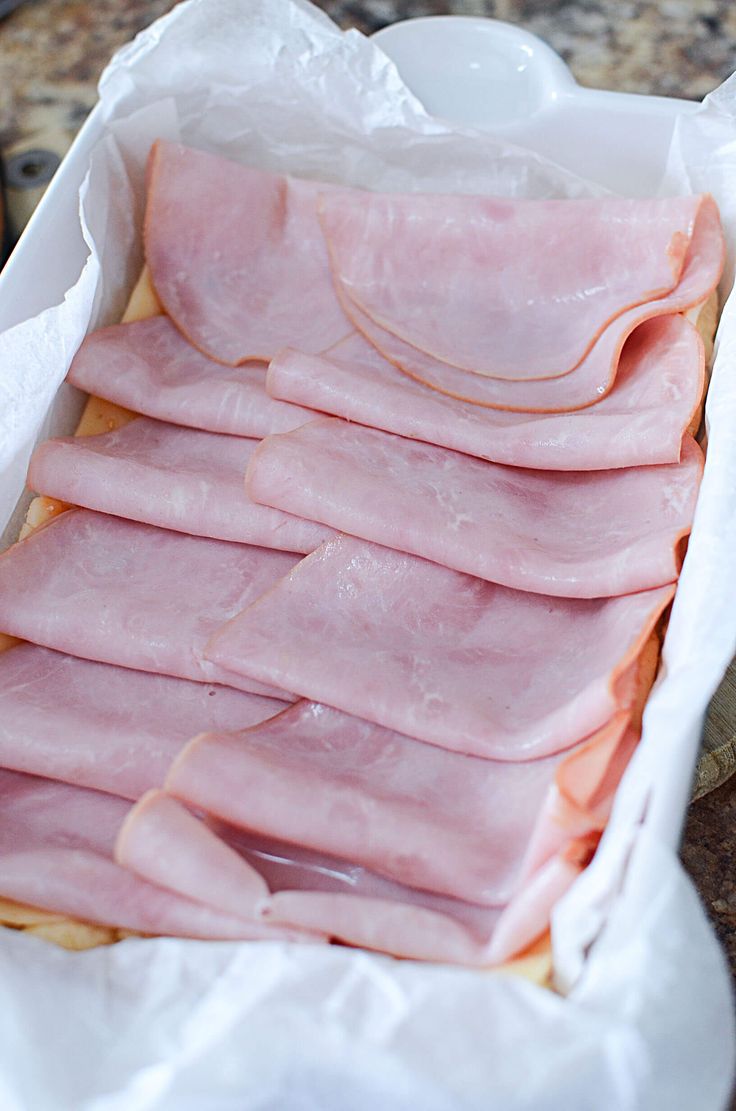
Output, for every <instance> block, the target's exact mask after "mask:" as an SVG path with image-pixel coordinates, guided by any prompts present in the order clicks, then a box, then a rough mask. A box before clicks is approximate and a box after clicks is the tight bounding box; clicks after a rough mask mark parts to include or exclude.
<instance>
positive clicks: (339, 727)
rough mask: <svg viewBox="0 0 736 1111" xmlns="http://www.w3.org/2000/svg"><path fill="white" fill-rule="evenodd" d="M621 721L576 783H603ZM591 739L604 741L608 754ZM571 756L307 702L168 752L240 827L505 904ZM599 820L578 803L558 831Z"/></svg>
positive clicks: (417, 883) (206, 799)
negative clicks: (429, 737) (421, 733)
mask: <svg viewBox="0 0 736 1111" xmlns="http://www.w3.org/2000/svg"><path fill="white" fill-rule="evenodd" d="M627 725H628V719H627V718H626V715H623V717H622V718H620V719H619V720H617V721H616V722H615V725H614V726H613V728H612V729H607V730H606V731H605V736H603V737H598V738H596V739H595V740H594V741H591V742H587V744H586V755H585V758H584V759H585V762H586V768H585V769H583V767H582V766H581V768H580V772H579V774H578V775H574V776H573V777H572V778H573V779H574V780H575V781H577V780H578V779H580V778H581V777H582V776H583V775H584V772H585V771H586V770H587V771H588V772H589V777H590V779H591V780H592V779H595V780H598V781H600V782H602V781H603V780H604V779H605V778H606V774H605V773H606V770H607V768H608V767H609V764H610V761H611V754H610V752H609V751H608V749H610V748H611V747H613V748H614V750H615V746H616V745H617V744H618V743H620V741H621V740H622V738H623V736H624V733H625V730H626V728H627ZM610 733H612V734H613V735H612V737H610V738H609V734H610ZM596 746H603V747H606V746H607V751H606V753H605V756H604V758H603V759H602V760H601V759H599V758H598V754H597V751H596ZM564 759H565V758H564V757H563V756H560V755H557V756H551V757H546V758H544V759H541V760H536V761H532V762H531V763H527V764H524V763H504V762H500V761H493V760H482V759H479V758H478V757H476V756H464V755H462V754H460V753H457V752H449V751H447V750H445V749H440V748H437V747H435V746H434V745H428V744H424V743H423V742H421V741H415V740H412V739H410V738H409V737H406V736H402V735H401V734H399V733H395V732H393V731H392V730H390V729H384V728H383V727H382V726H379V725H375V724H372V723H370V722H367V721H363V720H361V719H359V718H355V717H352V716H350V715H349V714H344V713H342V712H341V711H339V710H334V709H331V708H330V707H327V706H322V705H320V704H317V703H312V702H300V703H297V704H296V706H292V707H290V708H289V709H287V710H285V711H284V712H283V713H281V714H278V715H277V716H275V717H274V718H272V719H271V720H269V721H267V722H264V723H263V724H260V725H256V726H254V727H252V728H249V729H244V730H241V731H238V732H231V733H205V734H202V735H201V736H199V737H197V738H195V740H193V741H192V742H191V743H190V744H189V745H188V746H187V747H186V748H185V749H184V750H183V751H182V752H181V753H180V754H179V756H178V757H177V758H176V760H175V761H174V763H173V765H172V767H171V769H170V771H169V773H168V775H167V778H166V790H167V791H169V792H170V793H171V794H173V795H176V796H177V797H178V798H181V799H183V800H184V801H185V802H186V803H188V804H191V805H192V806H193V807H195V808H196V809H198V810H204V811H207V812H208V813H211V814H215V815H216V816H217V817H218V818H221V819H222V820H224V821H227V822H229V823H230V824H232V825H236V826H239V827H242V828H244V829H247V830H251V831H256V832H258V833H260V834H263V835H266V836H270V837H275V838H278V839H279V840H282V841H287V842H290V843H292V844H295V845H302V846H308V847H310V848H312V849H316V850H321V851H323V852H327V853H331V854H332V855H333V856H338V857H342V858H344V859H347V860H352V861H355V862H357V863H359V864H362V865H364V866H365V867H367V868H370V869H371V870H372V871H374V872H376V873H378V874H380V875H383V876H386V877H388V878H390V879H393V880H395V881H396V882H398V883H402V884H406V885H407V886H409V887H416V888H422V889H425V890H428V891H433V892H435V893H438V894H444V895H448V896H451V897H454V898H457V899H464V900H466V901H468V902H472V903H479V904H482V905H486V906H502V905H504V904H505V903H507V902H508V901H509V899H510V897H511V895H512V893H513V892H514V890H515V888H516V886H517V883H518V879H519V876H520V873H521V868H522V865H523V862H524V858H525V853H526V850H527V846H528V845H529V842H530V839H531V836H532V831H533V830H534V828H535V825H536V821H537V816H538V814H539V813H540V811H541V810H542V808H543V803H544V800H545V798H546V797H547V796H548V795H549V794H550V792H551V791H552V788H553V786H554V784H555V779H556V776H557V772H558V768H559V767H560V765H561V763H562V762H563V761H564ZM578 762H579V763H580V759H579V761H578ZM591 765H594V767H591ZM588 792H589V793H590V787H589V788H588ZM581 795H582V792H581ZM558 814H559V816H560V817H563V815H562V814H561V812H559V811H558ZM591 824H593V825H594V826H595V828H597V825H598V822H597V818H596V817H595V816H594V815H592V814H588V813H587V812H586V810H585V807H584V805H581V806H580V807H579V808H578V814H577V815H576V816H573V807H572V806H570V807H569V808H568V812H567V815H566V816H564V819H563V821H562V822H561V823H560V828H561V829H563V828H564V830H565V832H566V835H567V836H568V837H570V836H571V831H572V834H578V833H586V832H588V830H589V828H590V826H591ZM548 836H549V835H547V839H548ZM544 837H545V835H544V834H543V833H542V832H541V831H540V832H539V834H538V835H537V839H538V840H540V839H544ZM546 855H547V856H548V855H550V854H549V853H547V854H546Z"/></svg>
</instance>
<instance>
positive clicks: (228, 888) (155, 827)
mask: <svg viewBox="0 0 736 1111" xmlns="http://www.w3.org/2000/svg"><path fill="white" fill-rule="evenodd" d="M114 856H115V860H116V861H117V863H118V864H120V865H121V866H122V867H123V868H127V869H129V870H130V871H132V872H135V873H136V874H137V875H139V876H141V877H142V878H143V879H146V880H148V881H149V882H150V883H155V884H157V885H158V886H159V887H166V888H169V889H173V890H174V891H177V892H178V893H179V894H181V895H186V896H188V897H189V898H191V899H194V900H195V901H196V902H203V901H204V902H206V904H207V905H208V906H212V907H214V908H215V909H216V910H219V911H224V912H225V913H227V914H231V915H233V916H234V917H236V918H243V919H244V920H245V921H248V922H249V921H251V920H253V919H257V918H258V917H259V913H260V908H261V904H262V903H263V900H264V899H266V898H267V897H268V894H269V891H268V887H267V885H266V882H265V881H264V880H263V878H262V877H261V876H260V875H259V874H258V872H256V870H255V869H254V868H251V866H250V865H249V864H248V863H247V861H246V860H244V859H243V857H242V856H240V855H239V854H238V853H237V852H235V850H234V849H231V848H230V846H229V845H226V844H225V842H224V841H222V840H221V839H220V838H219V837H217V836H216V834H214V833H213V832H212V831H211V830H210V829H208V828H207V826H206V825H205V824H204V823H203V822H201V821H200V820H199V819H198V818H195V817H194V815H192V814H190V812H189V811H188V810H187V809H186V808H185V807H184V806H182V805H181V804H180V803H178V802H176V801H175V800H174V799H173V798H171V797H170V796H169V795H167V794H166V793H165V792H164V791H161V790H157V789H154V790H151V791H147V792H146V794H145V795H143V797H142V798H141V799H139V801H138V802H137V803H136V805H135V806H134V807H132V809H131V810H130V811H129V813H128V815H127V817H126V818H125V820H124V822H123V824H122V826H121V827H120V832H119V833H118V836H117V840H116V842H115V849H114ZM205 877H206V879H205ZM205 888H206V899H204V900H203V897H202V896H203V892H204V889H205Z"/></svg>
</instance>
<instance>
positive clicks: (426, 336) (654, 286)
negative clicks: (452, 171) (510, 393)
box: [295, 192, 718, 382]
mask: <svg viewBox="0 0 736 1111" xmlns="http://www.w3.org/2000/svg"><path fill="white" fill-rule="evenodd" d="M705 209H709V210H711V211H712V212H715V219H716V220H717V218H718V217H717V211H716V210H715V202H714V201H713V200H712V198H710V197H674V198H666V199H654V200H649V199H645V200H623V199H620V198H617V197H611V198H608V197H607V198H603V199H596V200H575V201H569V200H564V201H559V200H552V201H549V200H547V201H527V200H524V201H504V200H498V199H492V198H488V197H469V196H450V197H448V196H437V195H425V196H417V195H409V194H407V195H403V196H401V195H392V194H387V193H371V194H367V195H365V194H356V193H354V192H342V193H337V194H333V195H326V196H324V197H322V198H321V200H320V219H321V221H322V226H323V229H324V232H325V237H326V240H327V244H328V249H329V254H330V261H331V266H332V273H333V278H334V280H335V283H336V286H337V289H338V291H339V293H340V295H341V299H342V301H343V305H344V306H345V308H346V311H347V312H348V313H349V314H350V315H351V316H352V310H353V307H356V308H357V309H358V310H359V311H360V313H361V318H363V317H367V318H368V319H370V320H371V321H373V322H374V323H375V324H376V325H377V326H378V328H380V329H381V330H382V331H383V332H385V333H387V334H389V335H393V336H394V337H396V338H398V339H399V340H401V341H402V342H403V343H405V344H407V345H409V346H411V347H413V348H414V349H415V350H417V351H419V352H422V353H424V354H426V355H430V356H432V357H433V358H434V359H436V360H438V361H439V362H441V363H446V364H449V365H450V366H454V367H457V368H460V369H463V370H466V371H470V372H471V373H473V374H475V375H484V376H487V377H490V378H495V379H500V380H509V381H514V382H518V381H524V380H540V379H552V378H557V377H560V376H563V375H565V374H568V373H569V372H570V371H571V370H573V369H574V368H575V367H577V366H578V365H579V364H580V363H581V362H582V361H583V359H584V358H585V356H586V355H587V354H588V352H589V351H590V350H591V348H592V347H593V345H594V343H595V341H596V340H597V339H598V338H599V337H600V336H601V335H602V333H603V332H604V331H605V330H606V328H607V327H608V326H609V325H610V324H611V323H612V322H613V321H616V320H618V319H619V318H620V317H621V316H622V314H623V313H625V311H626V310H629V309H632V308H634V307H635V306H643V305H645V304H646V303H648V302H652V301H656V300H657V299H659V298H662V297H665V296H666V295H667V294H668V293H670V292H671V291H672V290H673V289H675V287H676V286H677V284H678V282H679V281H680V277H681V274H682V271H683V264H684V262H685V258H686V255H687V254H688V250H689V247H690V243H691V240H692V239H693V236H694V232H695V227H696V223H697V222H698V220H699V218H700V216H701V213H702V212H703V210H705ZM581 243H583V244H584V249H583V250H581ZM645 311H647V310H645ZM647 315H650V314H649V313H648V312H647ZM644 318H645V317H642V319H644ZM629 330H630V328H629ZM295 346H296V345H295ZM379 346H380V345H379ZM607 346H609V345H607ZM615 347H616V345H614V348H613V349H614V350H615Z"/></svg>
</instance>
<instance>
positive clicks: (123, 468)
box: [28, 417, 331, 552]
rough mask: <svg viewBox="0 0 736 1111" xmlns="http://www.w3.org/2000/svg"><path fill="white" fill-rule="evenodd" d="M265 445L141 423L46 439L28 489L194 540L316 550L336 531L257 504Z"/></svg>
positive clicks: (30, 472) (34, 462)
mask: <svg viewBox="0 0 736 1111" xmlns="http://www.w3.org/2000/svg"><path fill="white" fill-rule="evenodd" d="M257 445H258V441H257V440H253V439H245V438H242V437H240V436H224V435H218V434H217V433H214V432H200V431H195V430H194V429H191V428H180V427H177V426H176V425H173V424H165V423H163V422H161V421H156V420H150V419H149V418H147V417H139V418H138V419H137V420H134V421H132V422H131V423H130V424H126V425H124V426H123V427H122V428H118V429H115V430H114V431H112V432H103V433H102V434H101V435H98V436H75V437H71V436H70V437H67V438H65V439H58V440H46V441H45V443H42V444H41V445H40V446H39V447H37V448H36V450H35V452H34V453H33V456H32V457H31V463H30V467H29V470H28V483H29V485H30V486H31V487H32V488H33V489H34V490H37V491H38V492H39V493H41V494H47V495H50V496H51V497H54V498H59V499H60V500H61V501H64V502H68V503H70V504H72V505H79V506H84V507H85V508H87V509H96V510H99V511H100V512H101V513H110V514H113V515H114V516H116V517H125V518H127V519H128V520H130V521H142V522H144V523H146V524H150V525H159V526H160V527H161V528H168V529H174V530H176V531H177V532H186V533H189V534H190V535H194V536H209V537H212V538H213V539H216V540H233V541H237V542H239V543H241V544H256V545H259V546H261V547H264V548H279V549H281V550H282V551H286V552H312V551H314V549H315V548H316V547H318V546H319V545H320V544H321V543H322V541H323V540H325V539H327V537H328V536H329V535H330V533H331V529H329V528H325V527H323V526H320V525H318V524H315V523H314V522H313V521H305V520H302V519H300V518H298V517H293V516H292V515H291V514H287V513H282V512H281V511H280V510H278V509H271V508H269V507H267V506H262V505H256V504H254V503H253V502H252V501H251V500H250V498H249V497H248V495H247V494H246V492H245V489H244V487H243V475H244V474H245V470H246V467H247V466H248V463H249V461H250V458H251V456H252V455H253V452H254V451H255V449H256V447H257Z"/></svg>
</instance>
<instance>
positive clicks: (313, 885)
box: [116, 791, 592, 967]
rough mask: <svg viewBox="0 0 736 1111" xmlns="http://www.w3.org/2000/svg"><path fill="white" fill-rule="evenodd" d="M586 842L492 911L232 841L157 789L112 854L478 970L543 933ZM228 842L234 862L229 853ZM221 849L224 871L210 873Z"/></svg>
mask: <svg viewBox="0 0 736 1111" xmlns="http://www.w3.org/2000/svg"><path fill="white" fill-rule="evenodd" d="M218 835H219V836H218ZM222 837H225V841H223V840H221V839H220V838H222ZM591 844H592V841H591V839H590V838H581V839H577V840H576V841H574V842H572V843H571V844H570V845H569V846H568V847H567V848H566V849H565V850H564V852H563V853H560V854H558V855H557V856H555V857H554V858H552V859H551V860H549V861H548V862H547V863H546V864H545V865H544V866H543V867H542V868H540V869H539V871H538V872H537V873H536V874H535V875H534V876H533V877H532V878H531V880H530V882H529V883H528V884H527V886H526V887H525V888H524V889H523V891H521V892H519V893H518V894H517V896H516V897H515V898H514V899H513V900H512V901H511V903H510V904H509V905H508V907H507V908H504V909H503V910H500V911H499V909H498V908H482V907H476V906H473V905H471V904H468V903H463V902H459V901H458V900H453V899H446V898H443V897H438V896H434V895H430V894H426V893H422V892H417V891H412V890H411V889H409V888H402V887H401V886H400V885H397V884H395V883H391V882H389V881H386V880H381V879H380V878H378V877H374V876H372V875H371V873H369V872H366V871H364V870H363V869H362V868H359V867H358V868H356V867H355V866H353V865H350V864H347V863H346V862H343V861H340V860H336V859H334V858H330V857H323V856H321V855H320V854H314V853H310V852H305V851H304V850H302V849H298V848H295V849H293V850H290V849H289V848H288V847H286V848H283V847H281V846H279V845H278V843H269V842H262V841H259V840H258V839H253V838H252V837H250V835H247V834H246V835H244V836H243V837H241V838H240V839H239V840H232V839H230V838H228V837H227V836H226V833H225V831H224V830H222V829H220V830H218V831H217V832H215V830H213V829H209V828H207V826H205V825H203V824H202V823H201V822H200V821H199V820H198V819H196V818H194V817H193V816H192V815H191V814H190V813H189V812H188V811H187V810H186V809H184V807H183V806H182V805H181V804H180V803H177V802H176V801H175V800H173V799H171V798H170V797H167V796H166V795H165V794H163V793H162V792H158V791H156V792H151V794H150V795H149V796H147V797H146V798H144V799H142V800H141V801H140V802H139V803H138V804H137V806H135V807H134V808H133V809H132V810H131V811H130V813H129V815H128V818H127V819H126V822H125V826H124V828H123V830H122V831H121V834H120V837H119V839H118V843H117V853H116V856H117V859H118V860H119V861H120V862H122V863H124V864H125V866H126V867H129V868H131V869H132V870H134V871H135V872H136V873H137V874H140V875H142V876H144V877H149V876H155V877H156V878H157V879H158V881H159V882H161V883H165V884H166V885H168V886H170V888H171V890H173V891H181V892H182V893H183V894H186V896H187V897H189V898H192V897H196V899H197V900H198V901H199V902H201V903H202V904H204V905H207V906H212V908H213V909H215V910H222V911H227V910H229V908H233V907H236V908H237V909H239V910H241V911H246V910H253V909H256V908H257V912H258V913H259V914H260V918H261V920H262V921H263V922H265V923H274V924H276V925H277V926H279V927H281V928H287V929H294V930H301V931H307V932H311V933H313V934H317V935H322V936H324V937H327V938H333V939H335V940H338V941H341V942H343V943H345V944H348V945H357V946H360V947H362V948H365V949H372V950H376V951H378V952H383V953H388V954H390V955H392V956H396V957H404V958H409V959H414V960H432V961H443V962H447V963H453V964H461V965H468V966H472V967H487V966H489V965H493V964H498V963H500V962H501V961H502V960H506V959H507V958H508V957H510V956H514V955H516V954H518V953H520V952H521V951H523V950H524V949H526V948H527V947H528V946H529V945H530V944H531V943H533V942H534V941H535V940H536V939H537V938H539V937H540V936H541V935H542V934H543V933H544V932H545V930H546V929H547V928H548V926H549V918H550V913H551V910H552V907H553V906H554V903H555V902H556V900H557V899H558V898H559V897H560V896H561V895H562V894H564V892H565V891H566V890H567V888H568V887H569V886H570V884H571V883H572V881H573V880H574V879H575V878H576V877H577V875H579V873H580V871H581V869H582V865H583V862H584V861H583V853H584V852H585V853H586V856H585V859H586V860H587V858H589V856H590V848H589V846H590V845H591ZM228 845H232V846H233V847H234V848H235V849H236V850H237V854H238V858H239V859H236V858H234V857H232V856H231V855H229V852H230V850H229V849H228ZM226 854H227V863H226V869H225V872H224V873H219V871H218V869H219V867H220V866H221V865H222V863H223V861H224V860H225V856H226ZM254 872H255V873H257V874H258V875H260V876H261V878H262V880H265V882H266V884H267V885H268V889H269V890H270V892H271V894H270V895H269V896H268V897H267V898H263V899H259V896H260V895H261V892H262V890H263V889H262V888H261V887H260V884H259V882H258V880H257V879H256V877H255V876H254V874H253V873H254ZM225 876H226V877H227V880H228V881H229V882H227V883H225V882H224V878H225ZM499 924H503V932H502V933H501V935H500V936H499V938H498V940H497V939H496V929H497V927H498V925H499ZM499 954H502V955H499Z"/></svg>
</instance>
